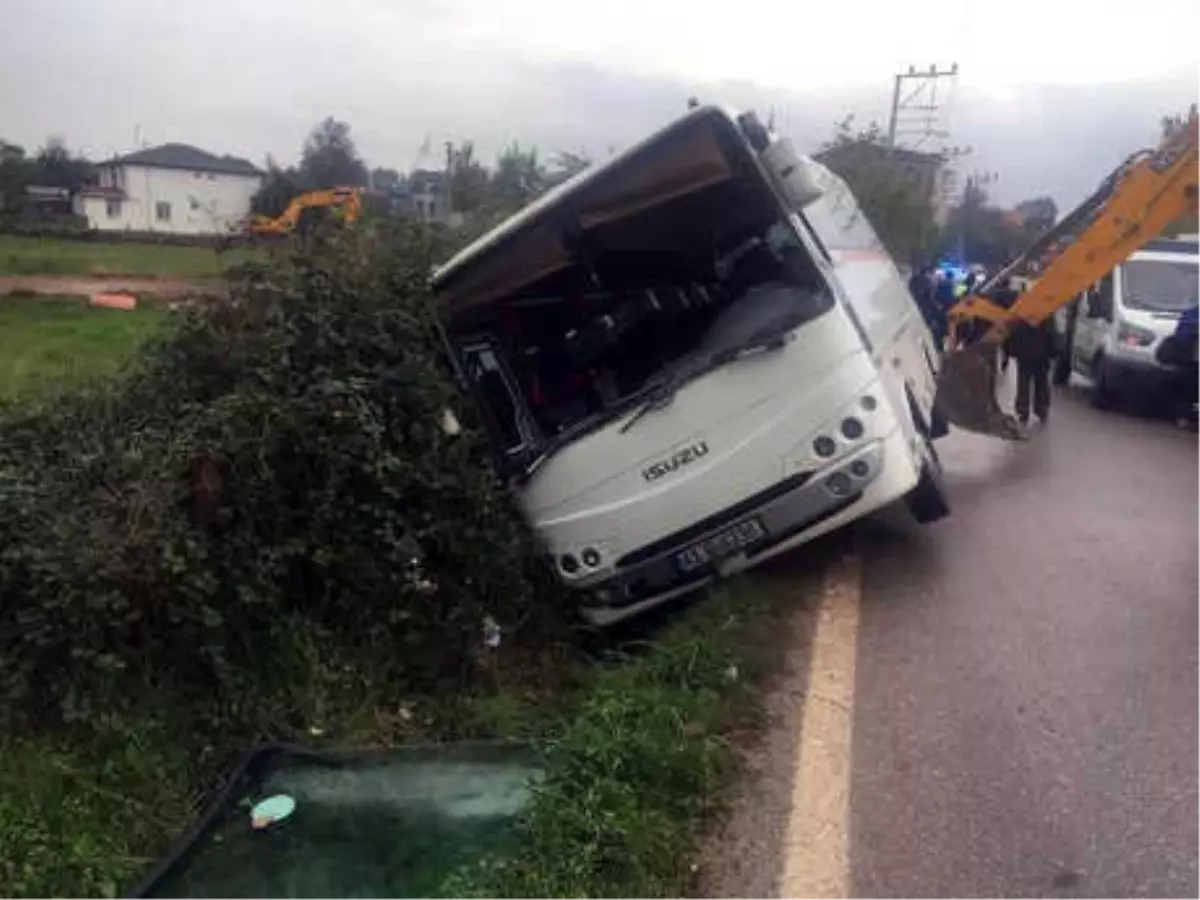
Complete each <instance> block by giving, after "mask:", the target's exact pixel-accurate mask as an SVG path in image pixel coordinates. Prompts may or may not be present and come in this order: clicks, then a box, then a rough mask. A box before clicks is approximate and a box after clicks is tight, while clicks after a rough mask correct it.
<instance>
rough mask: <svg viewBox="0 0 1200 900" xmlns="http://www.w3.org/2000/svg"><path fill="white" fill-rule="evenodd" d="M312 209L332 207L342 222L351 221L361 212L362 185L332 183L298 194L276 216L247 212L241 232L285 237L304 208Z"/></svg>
mask: <svg viewBox="0 0 1200 900" xmlns="http://www.w3.org/2000/svg"><path fill="white" fill-rule="evenodd" d="M314 209H331V210H333V211H335V212H336V213H337V214H338V215H339V217H340V218H341V220H342V221H343V222H354V221H356V220H357V219H358V217H359V216H361V215H362V209H363V189H362V188H356V187H335V188H330V189H329V190H323V191H308V192H307V193H304V194H298V195H297V196H295V197H293V198H292V200H291V202H290V203H288V205H287V209H285V210H284V211H283V213H282V214H281V215H279V216H277V217H276V218H271V217H270V216H257V215H255V216H250V218H249V219H247V220H246V223H245V225H244V226H243V233H244V234H245V235H247V236H248V237H284V236H285V235H288V234H291V233H292V232H293V231H294V230H295V228H296V226H297V225H299V224H300V222H301V220H302V219H303V218H304V215H305V213H306V212H308V211H309V210H314Z"/></svg>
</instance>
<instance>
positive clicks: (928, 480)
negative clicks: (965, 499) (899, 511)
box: [904, 445, 950, 525]
mask: <svg viewBox="0 0 1200 900" xmlns="http://www.w3.org/2000/svg"><path fill="white" fill-rule="evenodd" d="M932 449H933V447H932V445H930V450H931V451H932ZM904 503H905V505H906V506H907V507H908V511H909V512H910V513H911V514H912V517H913V518H914V519H916V520H917V522H919V523H920V524H921V525H928V524H929V523H930V522H936V521H937V520H938V519H944V518H946V516H948V515H950V499H949V497H948V496H947V495H946V484H945V480H944V479H943V478H942V467H941V464H940V463H939V462H938V459H937V456H935V455H934V454H933V453H932V452H930V453H929V454H927V455H926V457H925V462H924V463H923V464H922V466H921V479H920V481H918V482H917V486H916V487H914V488H913V489H912V490H911V491H909V492H908V493H907V494H905V495H904Z"/></svg>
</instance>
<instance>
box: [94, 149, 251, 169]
mask: <svg viewBox="0 0 1200 900" xmlns="http://www.w3.org/2000/svg"><path fill="white" fill-rule="evenodd" d="M108 164H109V165H124V166H150V167H153V168H157V169H191V170H193V171H196V172H221V173H223V174H226V175H262V174H263V171H262V169H260V168H258V166H256V165H254V163H252V162H250V161H249V160H247V159H242V158H241V157H239V156H229V155H228V154H226V155H225V156H214V155H213V154H211V153H208V152H206V151H204V150H201V149H200V148H199V147H193V146H191V145H190V144H160V145H159V146H157V147H148V148H146V149H145V150H138V151H135V152H134V153H126V154H125V155H124V156H118V157H116V158H115V159H112V160H109V163H108Z"/></svg>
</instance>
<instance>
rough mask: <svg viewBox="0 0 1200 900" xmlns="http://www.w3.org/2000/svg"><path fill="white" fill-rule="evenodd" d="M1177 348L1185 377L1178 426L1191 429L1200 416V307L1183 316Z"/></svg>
mask: <svg viewBox="0 0 1200 900" xmlns="http://www.w3.org/2000/svg"><path fill="white" fill-rule="evenodd" d="M1175 346H1176V348H1177V353H1178V358H1180V359H1178V364H1180V368H1181V370H1182V376H1183V377H1182V384H1181V385H1180V409H1178V414H1177V416H1176V424H1177V425H1178V426H1180V427H1181V428H1190V427H1192V425H1193V424H1194V422H1195V421H1196V418H1198V415H1200V306H1193V307H1192V308H1189V310H1184V311H1183V313H1182V314H1181V316H1180V322H1178V324H1177V325H1176V326H1175Z"/></svg>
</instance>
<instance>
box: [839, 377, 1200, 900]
mask: <svg viewBox="0 0 1200 900" xmlns="http://www.w3.org/2000/svg"><path fill="white" fill-rule="evenodd" d="M939 447H940V453H941V456H942V460H943V463H944V465H945V467H946V470H947V473H948V479H949V484H950V489H951V497H952V502H953V504H954V515H953V517H951V518H950V519H947V520H945V521H943V522H940V523H938V524H937V525H934V526H930V527H926V528H921V527H919V526H915V525H912V524H910V523H909V522H908V521H906V520H905V518H904V517H903V516H898V515H890V516H887V517H885V518H881V519H878V520H875V521H873V522H870V523H867V525H866V526H865V527H864V528H862V529H861V530H860V533H859V543H860V550H861V558H862V565H863V573H862V579H863V580H862V600H861V604H862V606H861V624H860V631H859V636H858V654H857V673H856V681H855V692H856V701H855V707H854V714H853V737H852V742H853V744H852V746H853V754H852V762H851V774H850V785H851V790H850V853H849V857H850V858H849V867H850V873H849V875H850V887H851V890H852V892H853V894H854V895H856V896H904V897H909V896H943V897H951V896H1147V895H1148V896H1191V897H1195V896H1196V895H1197V888H1198V886H1197V839H1198V835H1197V506H1198V504H1197V439H1196V435H1195V433H1193V432H1190V431H1184V430H1180V429H1177V428H1176V427H1175V426H1174V425H1172V424H1171V423H1169V422H1164V421H1154V420H1146V419H1139V418H1135V417H1132V416H1130V415H1126V414H1121V413H1101V412H1098V411H1095V410H1093V409H1091V408H1090V407H1089V406H1088V405H1087V402H1086V394H1085V393H1083V392H1082V391H1080V390H1078V389H1072V390H1070V391H1067V392H1065V393H1064V392H1061V391H1060V392H1057V393H1056V396H1055V407H1054V409H1053V411H1052V420H1051V423H1050V425H1049V427H1048V428H1047V430H1046V431H1045V432H1044V433H1042V434H1040V435H1038V436H1037V437H1036V439H1035V440H1034V441H1032V442H1031V443H1028V444H1021V445H1012V444H1004V443H1000V442H995V441H991V440H989V439H985V438H978V437H975V436H970V435H962V434H958V433H955V434H952V435H950V436H948V437H947V438H945V439H944V440H943V441H941V442H939Z"/></svg>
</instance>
